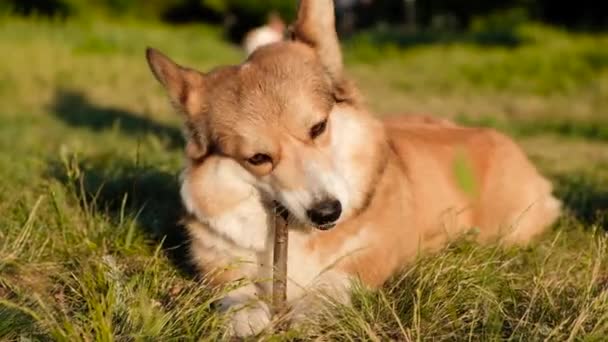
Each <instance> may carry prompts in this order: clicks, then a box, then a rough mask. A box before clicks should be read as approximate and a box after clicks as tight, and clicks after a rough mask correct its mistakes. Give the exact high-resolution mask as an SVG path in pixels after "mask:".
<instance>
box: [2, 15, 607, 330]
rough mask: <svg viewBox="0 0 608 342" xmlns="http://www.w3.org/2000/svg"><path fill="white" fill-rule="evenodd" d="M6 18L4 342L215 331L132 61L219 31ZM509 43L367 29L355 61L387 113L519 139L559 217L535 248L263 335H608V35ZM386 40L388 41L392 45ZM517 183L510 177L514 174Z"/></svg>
mask: <svg viewBox="0 0 608 342" xmlns="http://www.w3.org/2000/svg"><path fill="white" fill-rule="evenodd" d="M2 19H3V20H1V21H0V53H1V55H2V60H3V62H2V63H1V64H0V101H1V103H2V107H0V340H21V339H23V338H25V339H33V340H64V341H74V340H87V341H88V340H98V341H109V340H197V339H203V340H216V339H218V338H220V337H221V336H223V333H224V322H223V319H222V317H220V316H219V315H217V314H216V313H215V311H213V309H212V306H211V303H212V301H213V300H214V299H216V298H217V297H218V296H220V295H221V292H222V289H213V288H210V287H209V286H206V285H205V284H204V283H203V282H201V281H199V280H197V279H196V278H195V277H193V274H192V270H191V268H190V266H189V265H188V263H187V262H185V261H184V247H183V245H182V242H183V232H182V231H181V230H180V229H179V227H178V226H177V225H176V220H177V218H178V217H179V213H180V208H179V203H178V193H177V184H178V181H177V175H178V173H179V170H180V166H181V144H182V142H181V138H180V128H179V118H178V117H177V116H176V115H174V114H172V111H171V109H170V107H169V105H168V104H167V101H166V98H165V96H164V95H163V93H162V90H161V88H160V87H159V86H158V85H157V84H156V82H155V81H154V80H153V78H152V76H151V75H150V72H149V71H148V69H147V65H146V63H145V61H144V58H143V50H144V48H145V47H146V46H148V45H150V46H154V47H158V48H160V49H161V50H163V51H166V52H167V53H169V54H170V55H171V56H173V57H175V58H176V59H177V60H178V61H180V62H182V63H184V64H189V65H193V66H196V67H198V68H201V69H208V68H210V67H212V66H215V65H217V64H219V63H232V62H238V61H239V60H240V59H241V58H242V56H241V53H240V51H239V50H238V49H237V48H236V47H233V46H230V45H228V44H227V43H225V42H224V41H223V40H222V39H221V35H220V32H219V31H218V30H217V29H215V28H210V27H204V26H186V27H179V28H170V27H166V26H161V25H158V24H145V23H137V22H130V23H127V22H121V23H114V22H108V21H89V22H82V21H69V22H67V23H58V22H48V21H45V22H42V21H26V20H18V19H14V18H2ZM516 33H517V34H518V35H519V36H518V37H519V39H517V41H518V42H520V43H518V44H508V45H487V44H479V43H478V42H476V41H475V40H470V39H463V40H458V39H451V40H441V39H439V40H428V39H427V40H422V41H416V43H415V44H409V45H408V44H403V43H402V42H399V41H395V40H391V39H387V38H383V39H376V38H377V37H376V36H374V34H375V33H373V32H372V33H367V34H363V35H360V36H357V37H354V38H352V40H350V41H349V42H346V44H345V45H346V52H345V55H346V60H347V62H348V69H349V70H350V71H351V73H352V75H353V76H354V78H355V79H356V80H357V81H358V83H359V84H360V86H361V88H362V89H363V91H364V93H366V94H367V95H368V99H369V102H370V106H371V107H372V108H373V109H375V110H376V111H377V112H378V113H379V114H383V113H405V112H424V113H431V114H434V115H440V116H446V117H452V118H455V119H457V120H459V121H461V122H465V123H472V124H482V125H489V126H494V127H497V128H498V129H500V130H503V131H506V132H508V133H510V134H512V135H514V136H515V137H516V138H517V140H518V141H519V142H520V143H521V145H522V146H523V147H524V148H525V150H526V151H527V152H528V154H529V155H530V156H531V157H532V159H533V160H534V161H535V162H536V163H537V164H538V165H539V167H540V168H541V169H542V170H543V172H544V173H545V174H547V175H549V176H550V177H551V178H552V179H553V180H554V182H555V185H556V190H557V193H558V195H559V196H560V197H561V198H562V199H563V200H564V202H565V204H566V207H567V214H566V215H565V216H564V218H562V219H561V221H560V222H559V223H558V224H557V225H556V226H555V227H554V229H553V230H552V231H551V232H550V233H549V234H547V236H546V237H544V238H543V239H542V240H540V241H538V242H537V243H535V244H534V245H533V246H531V247H529V248H514V249H508V250H502V249H496V248H493V247H491V246H489V247H480V246H477V245H475V244H471V243H469V242H467V241H461V242H458V243H454V244H453V245H451V246H449V247H448V248H447V249H446V250H445V251H443V252H441V253H439V254H438V255H434V256H427V257H422V258H420V260H418V261H417V262H416V263H415V265H413V266H412V267H411V268H408V269H407V270H404V272H403V273H401V274H399V275H396V276H395V278H394V279H393V280H391V281H390V282H389V283H387V284H386V286H385V287H383V288H382V289H381V290H379V291H368V290H365V289H363V288H361V289H359V290H358V291H356V293H355V295H354V297H353V299H354V302H355V306H354V307H353V308H344V307H337V308H336V307H330V308H329V309H328V310H327V311H324V312H319V315H318V317H314V321H315V322H313V323H314V324H312V325H310V326H308V327H307V328H306V329H302V330H300V331H296V330H292V331H288V332H285V333H282V334H279V335H274V336H272V335H266V336H265V337H264V338H265V339H271V340H294V339H296V340H297V339H320V340H334V339H335V340H371V341H378V340H389V339H391V340H393V339H394V340H423V339H424V340H427V339H432V340H501V339H512V340H540V339H548V340H559V341H561V340H585V341H599V340H602V339H603V338H604V337H605V336H608V268H607V266H608V264H607V262H608V257H607V256H606V243H607V237H606V228H607V227H608V210H607V208H608V191H606V189H608V171H606V170H608V133H607V131H606V127H607V126H606V124H607V120H608V116H607V113H606V108H608V52H607V51H608V50H606V49H603V48H601V47H602V46H607V44H608V36H606V35H596V36H591V35H580V34H571V33H567V32H562V31H559V30H556V29H551V28H546V27H539V26H535V25H524V26H522V27H521V28H520V29H518V31H517V32H516ZM389 38H390V37H389ZM514 181H517V180H514Z"/></svg>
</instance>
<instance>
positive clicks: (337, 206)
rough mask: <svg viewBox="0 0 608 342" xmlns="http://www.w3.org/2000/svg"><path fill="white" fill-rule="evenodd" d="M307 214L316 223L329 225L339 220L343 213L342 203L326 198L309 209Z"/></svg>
mask: <svg viewBox="0 0 608 342" xmlns="http://www.w3.org/2000/svg"><path fill="white" fill-rule="evenodd" d="M306 214H307V215H308V218H309V219H310V220H311V221H312V222H313V223H314V224H316V225H319V226H327V225H329V224H331V223H334V222H336V220H338V218H339V217H340V214H342V204H341V203H340V201H337V200H325V201H322V202H319V203H317V204H316V205H315V206H314V207H313V208H312V209H309V210H307V211H306Z"/></svg>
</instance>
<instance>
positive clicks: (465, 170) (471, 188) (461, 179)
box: [452, 150, 477, 196]
mask: <svg viewBox="0 0 608 342" xmlns="http://www.w3.org/2000/svg"><path fill="white" fill-rule="evenodd" d="M452 167H453V172H454V176H455V178H456V183H457V184H458V186H459V187H460V189H461V190H462V191H464V192H465V193H466V194H467V195H469V196H475V195H476V194H477V184H475V177H474V171H473V166H472V165H471V160H470V159H469V156H468V155H467V154H466V153H465V152H464V151H463V150H458V151H457V152H456V155H455V157H454V164H453V166H452Z"/></svg>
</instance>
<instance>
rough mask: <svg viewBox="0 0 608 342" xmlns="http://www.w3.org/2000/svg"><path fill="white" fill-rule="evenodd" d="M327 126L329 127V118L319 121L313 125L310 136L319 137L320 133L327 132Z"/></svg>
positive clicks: (312, 137)
mask: <svg viewBox="0 0 608 342" xmlns="http://www.w3.org/2000/svg"><path fill="white" fill-rule="evenodd" d="M326 127H327V120H323V121H321V122H319V123H318V124H316V125H314V126H312V128H311V129H310V138H311V139H314V138H316V137H318V136H319V135H321V134H323V132H325V128H326Z"/></svg>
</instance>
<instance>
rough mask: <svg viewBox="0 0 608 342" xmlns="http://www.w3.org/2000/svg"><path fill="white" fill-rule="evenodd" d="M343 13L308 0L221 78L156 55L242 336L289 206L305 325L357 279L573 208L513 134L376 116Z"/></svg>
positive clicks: (540, 225) (543, 222)
mask: <svg viewBox="0 0 608 342" xmlns="http://www.w3.org/2000/svg"><path fill="white" fill-rule="evenodd" d="M333 13H334V8H333V2H332V1H331V0H302V1H301V2H300V6H299V8H298V14H297V19H296V23H295V25H294V30H293V34H292V37H291V38H290V39H289V40H287V41H282V42H277V43H273V44H268V45H265V46H262V47H260V48H258V49H257V50H256V51H254V52H253V53H252V54H251V55H250V56H249V58H248V59H247V60H246V61H245V62H244V63H242V64H240V65H236V66H225V67H219V68H217V69H214V70H212V71H211V72H209V73H201V72H199V71H196V70H194V69H190V68H186V67H183V66H180V65H178V64H176V63H175V62H173V61H172V60H171V59H169V58H168V57H166V56H165V55H163V54H162V53H160V52H158V51H156V50H154V49H148V50H147V59H148V63H149V65H150V67H151V70H152V72H153V74H154V75H155V77H156V78H157V80H158V81H159V82H160V83H161V84H162V85H163V86H164V88H165V89H166V91H167V93H168V95H169V98H170V99H171V101H172V102H173V104H174V106H175V107H176V109H177V110H178V111H179V112H181V113H182V114H183V119H184V122H185V127H186V137H187V145H186V155H187V159H188V161H189V162H188V165H187V166H186V168H185V170H184V172H183V174H182V187H181V194H182V198H183V202H184V204H185V207H186V209H187V210H188V212H189V213H190V214H189V216H188V217H187V218H186V219H185V225H186V227H187V229H188V231H189V234H190V237H191V253H192V257H193V260H194V262H195V263H196V265H197V266H198V267H199V269H200V270H201V272H204V273H205V274H207V275H208V279H210V282H211V283H213V284H227V283H229V282H232V281H235V280H242V281H244V282H245V283H244V284H243V286H240V287H238V288H237V289H234V290H233V291H231V292H229V293H228V294H227V295H226V297H224V298H223V299H222V300H221V301H220V308H221V309H223V310H228V311H229V312H230V329H231V332H232V333H233V334H235V335H238V336H247V335H252V334H257V333H258V332H260V331H262V330H263V329H264V328H265V327H267V326H268V325H269V324H270V322H271V311H270V308H269V306H268V304H267V303H266V302H267V301H266V299H267V298H266V297H267V296H268V295H269V294H270V284H269V282H268V281H267V280H268V279H270V277H271V274H272V244H273V234H274V227H273V222H274V215H273V206H274V204H275V203H278V204H279V205H280V206H281V207H283V208H285V209H286V210H287V212H288V213H289V217H290V225H289V227H290V235H289V256H288V284H287V296H288V301H289V303H290V304H291V307H292V313H291V317H292V321H295V322H298V321H301V320H303V319H304V318H306V317H307V316H310V314H311V313H312V312H314V310H315V308H317V305H318V304H319V302H320V301H319V295H317V294H323V296H325V295H326V296H330V297H331V298H332V299H335V300H338V301H341V302H344V303H348V301H349V289H350V286H351V281H352V280H353V279H359V280H360V281H361V282H362V283H363V284H365V285H367V286H369V287H371V288H374V287H378V286H380V285H382V284H383V283H384V282H385V281H386V280H387V279H388V278H389V277H390V276H391V275H393V274H395V273H396V272H397V271H399V270H400V269H402V268H403V267H406V266H407V265H408V264H410V263H411V262H412V261H413V260H414V259H415V258H416V256H417V255H419V254H420V253H431V252H434V251H437V250H439V249H440V248H442V247H443V246H445V245H446V243H448V242H449V241H451V240H453V239H456V238H458V237H461V236H463V235H464V234H466V233H467V232H469V231H470V230H471V229H472V228H475V229H474V231H476V232H477V233H476V240H477V241H479V242H481V243H491V242H496V243H499V244H503V245H514V244H522V245H523V244H527V243H529V242H530V241H532V239H533V238H534V237H537V236H538V235H540V234H541V233H542V232H543V231H544V230H546V228H547V227H549V226H550V225H551V224H552V223H553V222H554V221H555V220H556V219H557V218H558V216H559V214H560V202H559V201H558V200H557V199H556V198H555V197H553V195H552V186H551V183H550V182H549V181H548V180H546V179H545V178H544V177H543V176H542V175H540V174H539V172H538V171H537V169H536V168H535V167H534V166H533V165H532V163H531V162H530V161H529V160H528V158H527V157H526V156H525V154H524V153H523V151H522V150H521V149H520V148H519V147H518V146H517V145H516V144H515V143H514V142H513V141H512V140H511V139H510V138H508V137H507V136H505V135H503V134H501V133H499V132H497V131H495V130H492V129H485V128H467V127H461V126H458V125H456V124H454V123H451V122H449V121H444V120H433V119H429V118H422V119H420V118H418V119H413V120H408V119H406V118H402V119H398V118H391V119H389V120H386V122H383V121H381V120H379V119H377V118H376V117H374V116H373V115H371V114H370V113H369V112H368V111H367V110H366V109H365V105H364V104H363V100H362V96H361V95H360V94H359V92H358V90H357V88H356V86H355V85H354V84H353V82H351V81H350V80H349V79H348V78H347V77H346V76H345V73H344V70H343V64H342V56H341V50H340V46H339V41H338V37H337V34H336V31H335V21H334V20H335V19H334V14H333ZM463 174H464V176H463ZM462 178H465V180H466V181H463V180H462Z"/></svg>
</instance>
